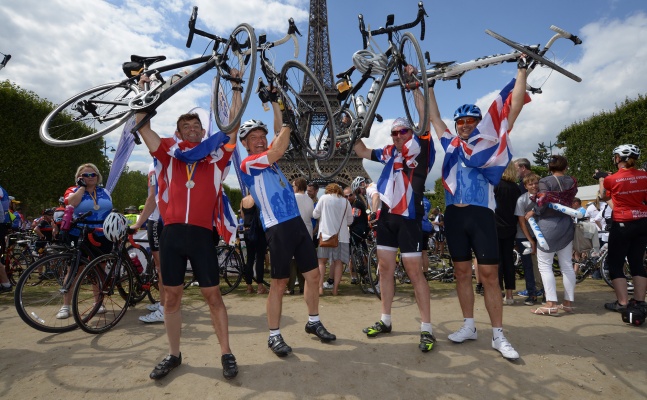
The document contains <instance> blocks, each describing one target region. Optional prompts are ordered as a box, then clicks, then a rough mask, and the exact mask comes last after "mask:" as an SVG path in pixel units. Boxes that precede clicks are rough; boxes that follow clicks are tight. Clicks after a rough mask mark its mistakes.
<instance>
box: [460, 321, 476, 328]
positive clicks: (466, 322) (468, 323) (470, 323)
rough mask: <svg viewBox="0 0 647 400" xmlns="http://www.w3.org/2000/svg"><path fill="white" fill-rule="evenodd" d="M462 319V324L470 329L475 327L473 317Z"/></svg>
mask: <svg viewBox="0 0 647 400" xmlns="http://www.w3.org/2000/svg"><path fill="white" fill-rule="evenodd" d="M463 321H464V322H463V325H465V326H466V327H468V328H470V329H471V330H474V329H476V326H474V318H464V319H463Z"/></svg>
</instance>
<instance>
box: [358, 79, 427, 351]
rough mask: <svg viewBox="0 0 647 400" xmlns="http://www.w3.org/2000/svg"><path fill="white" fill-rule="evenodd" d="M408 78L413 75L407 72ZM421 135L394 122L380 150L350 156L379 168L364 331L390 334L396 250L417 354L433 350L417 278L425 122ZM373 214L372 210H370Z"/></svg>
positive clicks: (362, 148) (423, 285) (421, 281)
mask: <svg viewBox="0 0 647 400" xmlns="http://www.w3.org/2000/svg"><path fill="white" fill-rule="evenodd" d="M408 72H409V73H411V72H413V71H412V70H408ZM412 92H413V93H414V97H415V99H416V107H418V113H419V114H420V115H422V114H423V112H422V110H421V109H420V107H422V104H424V101H423V98H422V93H421V92H420V90H419V89H414V90H412ZM422 123H424V124H425V125H426V126H425V129H424V130H423V131H424V132H425V133H424V135H422V136H420V137H417V136H416V135H414V134H413V128H412V125H411V122H409V120H408V119H406V118H398V119H396V120H395V121H393V124H392V125H391V139H392V141H393V144H391V145H387V146H385V147H383V148H381V149H369V148H367V147H366V145H365V144H364V142H363V141H362V140H358V141H357V142H356V144H355V147H354V150H355V153H356V154H357V155H358V156H359V157H362V158H366V159H368V160H371V161H376V162H380V163H382V164H385V166H384V169H383V171H382V174H381V176H380V179H378V183H377V189H378V191H379V194H380V198H381V199H382V209H381V211H380V222H379V224H378V228H377V257H378V260H379V268H380V291H381V294H382V295H381V299H382V315H381V317H380V320H379V321H377V322H376V323H375V324H374V325H372V326H369V327H367V328H364V330H363V332H364V333H366V335H367V336H368V337H375V336H377V335H380V334H384V333H390V332H391V330H392V325H391V306H392V303H393V295H394V282H393V279H394V271H395V260H396V253H397V250H398V248H399V249H400V254H401V256H402V263H403V264H404V268H405V270H406V272H407V275H408V276H409V279H411V284H412V285H413V288H414V293H415V296H416V303H417V304H418V311H419V312H420V319H421V324H420V343H419V345H418V348H419V349H420V350H421V351H422V352H428V351H430V350H432V349H433V347H434V344H435V343H436V338H435V337H434V335H433V332H432V326H431V311H430V309H431V304H430V298H429V285H428V284H427V280H426V279H425V276H424V275H423V273H422V228H421V223H422V215H423V214H424V206H423V204H422V197H423V192H424V190H425V180H426V179H427V174H428V173H429V171H430V169H431V166H432V165H433V162H434V158H435V154H436V153H435V150H434V147H433V142H432V141H431V137H430V136H429V126H428V123H429V122H428V121H422ZM371 211H372V212H373V213H374V212H376V211H377V210H375V209H371Z"/></svg>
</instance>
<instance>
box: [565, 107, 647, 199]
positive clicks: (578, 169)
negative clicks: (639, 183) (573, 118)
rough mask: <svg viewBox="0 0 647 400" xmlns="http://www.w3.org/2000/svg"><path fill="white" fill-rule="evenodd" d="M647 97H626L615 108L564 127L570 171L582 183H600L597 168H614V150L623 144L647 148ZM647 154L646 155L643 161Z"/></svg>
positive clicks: (582, 184)
mask: <svg viewBox="0 0 647 400" xmlns="http://www.w3.org/2000/svg"><path fill="white" fill-rule="evenodd" d="M646 120H647V97H645V96H643V95H639V96H638V98H637V99H635V100H629V99H626V100H625V101H624V102H623V103H622V104H620V105H616V108H615V110H613V111H608V112H601V113H600V114H596V115H593V116H592V117H590V118H587V119H586V120H583V121H580V122H576V123H574V124H572V125H571V126H569V127H567V128H566V129H564V130H563V131H562V132H561V133H560V134H559V135H558V140H559V141H562V142H564V143H565V146H566V151H565V152H564V155H565V156H566V158H568V163H569V173H570V174H571V175H573V176H575V177H576V178H577V180H578V184H579V185H580V186H584V185H592V184H595V183H597V182H596V181H595V180H594V179H593V177H592V176H593V174H594V172H595V169H596V168H597V169H601V170H605V171H613V170H615V167H614V165H613V163H612V160H611V157H612V151H613V149H614V148H615V147H616V146H618V145H620V144H627V143H631V144H635V145H637V146H639V147H640V148H641V149H642V150H643V152H646V151H647V126H646V125H645V121H646ZM646 159H647V157H645V155H643V156H642V157H641V158H640V160H638V162H639V164H640V163H643V162H644V161H645V160H646Z"/></svg>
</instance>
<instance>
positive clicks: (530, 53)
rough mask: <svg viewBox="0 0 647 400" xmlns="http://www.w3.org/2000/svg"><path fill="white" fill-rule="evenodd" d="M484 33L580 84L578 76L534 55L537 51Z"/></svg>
mask: <svg viewBox="0 0 647 400" xmlns="http://www.w3.org/2000/svg"><path fill="white" fill-rule="evenodd" d="M485 33H487V34H488V35H490V36H492V37H493V38H495V39H497V40H500V41H502V42H503V43H505V44H507V45H508V46H510V47H512V48H513V49H515V50H518V51H520V52H522V53H524V54H526V55H527V56H528V57H530V58H532V59H533V60H535V61H537V63H539V64H541V65H545V66H547V67H548V68H552V69H554V70H555V71H557V72H559V73H560V74H562V75H564V76H566V77H568V78H571V79H572V80H574V81H575V82H582V78H580V77H579V76H577V75H575V74H573V73H571V72H569V71H567V70H565V69H564V68H562V67H560V66H559V65H557V64H555V63H554V62H552V61H550V60H548V59H546V58H544V57H542V56H540V55H539V54H537V53H536V51H537V49H535V48H530V47H528V46H524V45H522V44H519V43H517V42H514V41H512V40H510V39H507V38H505V37H503V36H501V35H499V34H498V33H495V32H492V31H491V30H489V29H486V30H485Z"/></svg>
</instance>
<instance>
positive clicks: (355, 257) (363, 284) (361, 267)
mask: <svg viewBox="0 0 647 400" xmlns="http://www.w3.org/2000/svg"><path fill="white" fill-rule="evenodd" d="M350 257H351V260H352V261H353V268H354V269H355V273H356V274H357V281H358V283H359V287H360V289H362V293H371V291H370V290H369V288H371V287H372V286H371V278H369V276H368V255H367V254H366V252H365V251H364V249H363V248H362V246H353V247H351V255H350Z"/></svg>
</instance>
